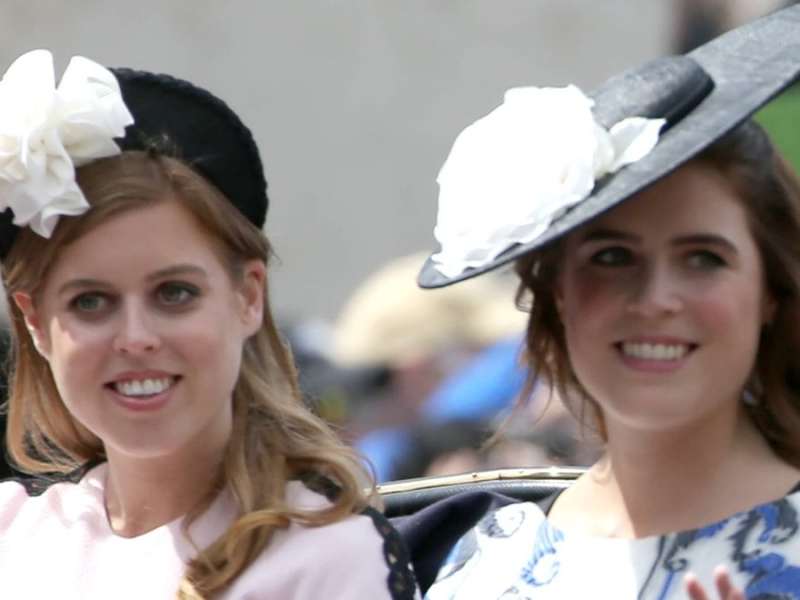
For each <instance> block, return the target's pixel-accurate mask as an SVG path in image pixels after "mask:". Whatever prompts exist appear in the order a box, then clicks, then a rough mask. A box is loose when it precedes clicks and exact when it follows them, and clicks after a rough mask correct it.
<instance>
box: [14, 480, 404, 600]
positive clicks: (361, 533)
mask: <svg viewBox="0 0 800 600" xmlns="http://www.w3.org/2000/svg"><path fill="white" fill-rule="evenodd" d="M105 474H106V465H105V464H103V465H100V466H98V467H95V468H94V469H92V470H91V471H89V472H88V473H87V474H86V475H85V476H84V477H83V478H82V479H81V481H80V482H79V483H57V484H54V485H52V486H50V487H49V488H48V489H47V490H46V491H45V492H44V493H42V494H41V495H39V496H29V495H28V493H27V492H26V490H25V488H24V487H23V485H21V484H20V483H18V482H15V481H6V482H2V483H0V598H4V599H5V598H26V599H36V598H48V599H49V598H58V599H59V600H72V599H74V600H79V599H80V600H108V599H110V598H114V599H115V600H125V599H130V600H134V599H135V600H142V599H144V598H147V599H160V598H164V599H167V598H169V599H171V598H175V595H176V591H177V588H178V583H179V581H180V579H181V577H182V575H183V572H184V567H185V564H186V562H187V561H188V560H190V559H191V558H192V557H193V556H194V555H195V551H194V549H193V548H192V546H191V544H189V542H188V541H187V540H186V539H185V536H184V535H183V534H182V533H181V530H180V527H181V521H182V518H179V519H177V520H175V521H173V522H171V523H168V524H166V525H163V526H161V527H158V528H156V529H154V530H152V531H149V532H147V533H145V534H143V535H140V536H138V537H134V538H123V537H119V536H117V535H115V534H114V532H113V531H112V530H111V528H110V526H109V524H108V519H107V517H106V512H105V505H104V501H103V497H104V496H103V485H104V482H105ZM287 500H288V502H289V504H290V505H292V506H297V507H303V508H314V507H320V506H324V505H325V504H326V503H327V500H326V499H325V498H324V497H323V496H321V495H319V494H317V493H315V492H313V491H311V490H309V489H308V488H306V487H305V486H304V485H303V484H302V483H300V482H291V483H290V484H289V486H288V490H287ZM235 516H236V507H235V504H234V502H233V498H232V496H231V495H230V494H229V493H227V492H223V493H222V494H220V495H219V497H218V498H217V499H216V500H215V501H214V503H213V504H212V505H211V506H210V507H209V509H208V510H207V511H206V512H205V513H204V514H203V515H202V516H201V517H200V518H199V519H198V520H196V521H195V523H194V524H193V526H192V527H191V529H190V531H191V534H192V537H193V539H194V541H195V543H196V544H197V545H198V546H199V547H201V548H202V547H204V546H207V545H208V544H210V543H211V542H212V541H213V540H214V539H216V538H217V537H218V536H219V535H220V534H221V533H222V532H223V531H224V530H225V529H226V528H227V527H228V526H229V525H230V524H231V523H232V522H233V520H234V518H235ZM385 535H386V536H387V537H384V536H385ZM393 538H394V532H393V531H392V530H391V529H390V528H388V529H387V524H386V521H385V520H384V519H382V517H380V516H379V515H377V514H374V513H371V514H370V516H367V515H354V516H352V517H349V518H347V519H345V520H343V521H340V522H338V523H334V524H331V525H327V526H324V527H318V528H307V527H302V526H299V525H296V524H292V525H291V526H289V528H288V529H285V530H280V531H278V532H277V533H276V534H275V535H274V536H273V539H272V541H271V543H270V544H269V546H268V547H267V548H266V549H265V550H264V551H263V552H262V553H261V555H260V556H259V557H258V558H257V559H256V560H255V562H254V563H252V564H251V565H250V566H249V567H248V568H247V569H246V570H245V571H244V572H243V573H242V574H241V575H240V576H239V577H238V578H237V579H236V580H235V582H234V583H233V585H231V586H230V587H229V588H228V589H227V590H226V591H225V593H224V594H222V595H221V596H219V598H220V599H222V600H244V599H248V600H250V599H252V600H257V599H270V600H312V599H314V600H318V599H320V598H326V599H331V600H335V599H342V600H344V599H347V600H351V599H352V600H355V599H359V600H361V599H370V600H380V599H384V598H385V599H393V600H400V599H403V600H406V599H412V598H416V597H417V595H416V592H415V591H414V588H413V579H411V577H410V572H409V570H408V566H407V564H408V563H407V559H406V557H405V556H404V554H403V551H402V548H399V550H398V546H397V544H399V542H397V541H396V540H395V542H394V545H393V543H388V542H391V541H392V539H393ZM387 540H388V542H387ZM389 564H391V565H392V567H391V568H390V566H389Z"/></svg>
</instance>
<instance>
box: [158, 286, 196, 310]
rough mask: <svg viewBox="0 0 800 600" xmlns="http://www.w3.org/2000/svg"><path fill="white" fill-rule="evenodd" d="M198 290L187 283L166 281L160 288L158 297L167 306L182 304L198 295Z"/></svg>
mask: <svg viewBox="0 0 800 600" xmlns="http://www.w3.org/2000/svg"><path fill="white" fill-rule="evenodd" d="M198 293H199V292H198V290H197V288H196V287H194V286H192V285H188V284H185V283H165V284H163V285H161V286H159V288H158V299H159V301H160V302H161V303H162V304H165V305H167V306H182V305H184V304H186V303H188V302H191V301H192V300H193V299H194V298H196V297H197V295H198Z"/></svg>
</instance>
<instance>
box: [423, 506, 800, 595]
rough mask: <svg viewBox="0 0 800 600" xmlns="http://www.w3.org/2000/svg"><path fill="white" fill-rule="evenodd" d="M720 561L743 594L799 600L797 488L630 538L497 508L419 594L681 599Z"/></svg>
mask: <svg viewBox="0 0 800 600" xmlns="http://www.w3.org/2000/svg"><path fill="white" fill-rule="evenodd" d="M718 564H726V565H727V566H728V568H729V570H730V571H731V573H732V576H733V579H734V581H735V583H736V585H738V586H739V587H740V588H741V589H742V590H744V592H745V595H746V597H747V599H748V600H800V492H795V493H792V494H790V495H788V496H786V497H785V498H782V499H780V500H777V501H774V502H770V503H766V504H762V505H759V506H756V507H754V508H752V509H750V510H748V511H743V512H741V513H737V514H736V515H733V516H731V517H729V518H727V519H723V520H721V521H719V522H716V523H711V524H709V525H707V526H705V527H701V528H699V529H694V530H691V531H683V532H678V533H674V534H668V535H662V536H653V537H649V538H643V539H636V540H623V539H611V538H608V539H603V538H582V537H579V536H570V535H568V534H566V533H564V532H563V531H561V530H559V529H557V528H555V527H554V526H552V525H551V524H550V523H549V522H548V521H547V518H546V517H545V515H544V514H543V513H542V511H541V509H540V508H539V507H538V506H537V505H536V504H532V503H519V504H512V505H509V506H504V507H502V508H500V509H498V510H495V511H493V512H491V513H489V514H488V515H487V516H485V517H484V518H483V519H482V520H481V522H480V523H479V524H478V525H477V526H476V527H475V528H473V529H472V530H471V531H470V532H468V533H467V534H466V535H465V536H464V537H462V538H461V540H460V541H459V543H458V544H457V545H456V546H455V548H454V549H453V551H452V552H451V553H450V556H449V557H448V559H447V560H446V561H445V564H444V566H443V567H442V569H441V570H440V572H439V576H438V577H437V580H436V582H434V584H433V586H432V587H431V588H430V589H429V590H428V593H427V595H426V600H554V599H556V598H558V599H563V598H580V597H593V598H614V599H615V600H617V599H620V600H624V599H626V598H630V599H631V600H634V599H635V600H677V599H678V598H681V599H683V598H684V597H685V593H684V591H683V585H682V581H683V577H684V575H685V574H686V573H687V572H688V571H690V570H691V571H692V572H694V573H695V574H696V575H698V576H699V577H700V580H701V582H703V583H705V584H706V585H708V584H710V583H711V577H712V572H713V569H714V567H715V566H716V565H718Z"/></svg>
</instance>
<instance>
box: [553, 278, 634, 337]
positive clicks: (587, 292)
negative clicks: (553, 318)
mask: <svg viewBox="0 0 800 600" xmlns="http://www.w3.org/2000/svg"><path fill="white" fill-rule="evenodd" d="M559 287H560V290H561V294H560V306H559V309H560V310H559V312H560V316H561V320H562V322H563V324H564V328H565V330H566V333H567V338H568V340H569V338H570V337H573V335H585V334H586V333H587V332H590V331H594V330H597V329H598V328H600V327H602V326H604V325H606V324H608V323H609V322H610V321H611V320H612V317H613V315H615V314H617V315H618V314H619V311H620V308H621V307H622V306H623V305H624V298H625V290H624V287H623V285H622V283H621V282H619V281H616V282H610V281H607V280H605V279H603V278H601V277H589V276H585V275H581V274H580V273H573V274H572V275H571V276H567V277H565V278H564V279H563V280H562V281H561V282H560V286H559ZM578 332H583V333H580V334H579V333H578Z"/></svg>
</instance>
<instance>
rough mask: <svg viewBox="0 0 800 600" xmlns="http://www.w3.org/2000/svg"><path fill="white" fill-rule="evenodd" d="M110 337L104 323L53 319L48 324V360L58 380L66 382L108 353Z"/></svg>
mask: <svg viewBox="0 0 800 600" xmlns="http://www.w3.org/2000/svg"><path fill="white" fill-rule="evenodd" d="M110 339H111V334H110V331H109V330H108V328H107V327H99V326H94V327H87V326H86V324H76V323H73V322H70V321H69V320H62V319H53V320H51V321H50V326H49V327H48V346H49V348H50V352H49V356H48V360H49V362H50V368H51V370H52V371H53V376H54V378H56V381H57V383H59V384H61V383H67V382H68V381H69V380H70V379H71V378H72V376H80V375H82V374H84V373H86V372H87V371H91V370H92V369H94V368H95V367H96V366H97V365H98V362H99V361H101V360H102V359H103V357H105V356H108V346H109V341H110Z"/></svg>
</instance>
